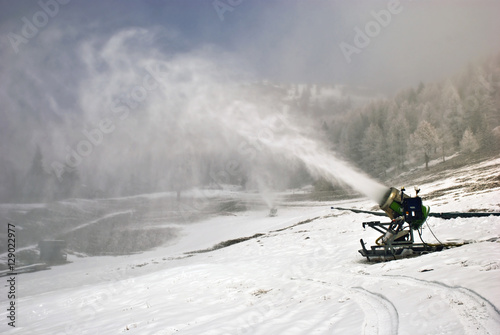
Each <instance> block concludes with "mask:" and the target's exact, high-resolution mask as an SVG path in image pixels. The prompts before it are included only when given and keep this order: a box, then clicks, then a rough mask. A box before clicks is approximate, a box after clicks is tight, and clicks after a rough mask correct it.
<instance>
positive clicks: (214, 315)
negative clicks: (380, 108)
mask: <svg viewBox="0 0 500 335" xmlns="http://www.w3.org/2000/svg"><path fill="white" fill-rule="evenodd" d="M488 164H489V165H488ZM498 164H499V161H498V160H495V161H490V162H489V163H486V164H483V165H481V166H477V167H476V169H473V168H467V169H462V170H460V171H457V173H456V174H455V175H454V176H447V177H446V178H444V179H441V180H439V181H434V182H432V183H431V184H424V185H420V186H421V189H422V193H421V195H422V196H423V197H424V198H425V196H426V194H430V193H431V192H436V191H440V190H441V191H443V192H442V194H440V196H437V197H434V198H432V199H429V200H427V201H426V202H425V204H428V205H430V206H431V210H433V211H436V212H437V211H453V210H456V211H468V210H482V211H485V210H486V211H499V210H500V203H499V200H500V188H499V187H493V188H489V189H480V190H471V189H470V188H466V186H463V187H464V188H462V189H461V188H460V185H461V184H464V183H465V182H464V181H465V180H466V181H467V182H468V183H470V182H472V183H474V178H490V177H491V176H492V174H491V173H492V171H495V170H496V171H498ZM485 167H490V168H489V169H486V168H485ZM479 168H481V169H479ZM481 171H483V172H481ZM481 173H483V174H482V175H481ZM460 178H462V179H460ZM497 178H498V177H497ZM457 185H458V186H457ZM395 186H398V185H395ZM336 205H337V206H340V207H356V208H362V209H368V210H369V209H372V207H373V206H374V205H375V204H374V203H373V202H372V201H370V200H368V199H358V200H349V201H342V202H337V203H325V202H322V203H320V202H307V203H306V202H293V203H288V204H287V203H281V204H280V206H279V210H278V216H276V217H268V216H267V214H268V210H264V209H263V210H253V211H245V212H239V213H238V214H237V215H236V216H219V217H215V218H210V219H208V220H205V221H201V222H197V223H193V224H189V225H179V226H180V227H181V229H182V234H181V236H180V237H179V238H177V239H176V240H174V241H171V242H170V243H169V244H167V245H165V246H162V247H159V248H156V249H154V250H152V251H148V252H144V253H142V254H135V255H130V256H119V257H86V258H77V257H74V256H73V257H71V259H70V260H71V261H72V263H70V264H67V265H63V266H55V267H53V268H52V269H51V270H48V271H41V272H35V273H28V274H22V275H19V276H18V278H17V280H18V285H17V292H18V299H17V301H16V302H17V306H18V311H17V313H18V314H17V322H16V325H17V327H16V328H15V329H14V328H11V327H8V325H7V322H6V321H5V320H6V315H7V313H6V311H5V308H2V312H1V313H0V314H1V318H2V320H3V321H2V322H1V324H0V333H1V334H23V335H24V334H68V335H70V334H71V335H77V334H157V335H160V334H161V335H167V334H263V335H269V334H287V335H288V334H381V335H385V334H401V335H403V334H409V335H410V334H411V335H414V334H453V335H458V334H491V335H494V334H500V284H499V283H500V244H499V242H500V239H499V238H500V217H486V218H470V219H453V220H441V219H437V218H430V219H429V220H428V226H427V225H424V233H423V236H424V239H425V240H426V241H427V242H436V241H435V239H434V237H433V236H432V235H431V233H430V231H429V227H430V228H431V229H432V231H433V232H434V234H435V235H436V237H437V238H438V239H440V240H441V241H443V242H445V241H452V240H453V241H457V240H458V241H464V240H465V241H469V242H471V243H470V244H467V245H465V246H462V247H459V248H454V249H449V250H445V251H442V252H439V253H433V254H428V255H424V256H420V257H417V258H412V259H404V260H397V261H391V262H385V263H375V264H371V263H368V262H366V261H365V260H364V259H363V258H362V257H361V255H360V254H359V253H358V249H359V248H360V244H359V239H360V238H363V239H364V240H365V241H366V242H367V244H368V245H371V244H373V242H374V240H375V239H376V237H378V234H377V233H376V232H375V231H371V230H366V231H365V230H363V228H362V227H361V223H362V222H363V221H373V220H380V219H383V218H378V217H374V216H370V215H368V214H355V213H351V212H348V211H340V210H332V209H330V206H336ZM257 233H260V234H262V235H258V236H254V235H255V234H257ZM251 236H254V237H253V238H250V239H247V240H245V241H242V242H240V243H236V244H232V245H230V246H227V247H224V248H220V249H217V250H213V251H207V250H205V252H198V253H186V252H190V251H196V250H198V251H199V250H203V249H207V248H211V247H213V246H214V245H216V244H217V243H219V242H222V241H226V240H230V239H235V238H241V237H251ZM417 239H418V235H417ZM3 280H5V278H3ZM2 286H3V285H2ZM2 290H5V288H4V287H2ZM6 297H7V294H6V292H4V291H2V292H1V299H2V306H5V304H4V302H5V300H6Z"/></svg>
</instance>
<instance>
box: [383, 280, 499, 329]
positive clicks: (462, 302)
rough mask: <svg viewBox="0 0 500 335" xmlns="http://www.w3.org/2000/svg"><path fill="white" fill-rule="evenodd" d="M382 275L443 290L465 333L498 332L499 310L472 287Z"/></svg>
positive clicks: (410, 283)
mask: <svg viewBox="0 0 500 335" xmlns="http://www.w3.org/2000/svg"><path fill="white" fill-rule="evenodd" d="M384 277H391V278H396V279H397V280H398V281H406V282H407V283H408V284H409V285H413V286H414V285H415V284H418V285H422V286H425V287H426V288H429V287H435V288H437V289H439V290H443V291H444V294H443V297H445V298H448V305H449V307H450V310H451V311H453V313H455V314H456V315H457V319H458V320H459V322H460V324H461V325H462V327H463V328H464V331H465V333H466V334H490V335H495V334H498V333H499V329H500V310H499V309H498V308H497V307H496V306H495V305H494V304H493V303H492V302H490V301H489V300H488V299H487V298H485V297H483V296H482V295H480V294H479V293H477V292H476V291H474V290H472V289H469V288H466V287H463V286H451V285H447V284H445V283H442V282H438V281H428V280H424V279H418V278H414V277H409V276H404V275H384Z"/></svg>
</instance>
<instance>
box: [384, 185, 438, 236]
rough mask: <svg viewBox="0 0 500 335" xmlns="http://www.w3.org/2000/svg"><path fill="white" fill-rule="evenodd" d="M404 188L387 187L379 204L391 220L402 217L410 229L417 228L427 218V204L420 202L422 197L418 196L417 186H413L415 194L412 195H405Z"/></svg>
mask: <svg viewBox="0 0 500 335" xmlns="http://www.w3.org/2000/svg"><path fill="white" fill-rule="evenodd" d="M404 190H405V189H404V188H402V189H401V191H399V190H397V189H396V188H394V187H391V188H389V190H388V191H387V192H386V193H385V194H384V196H383V198H382V200H381V201H380V203H379V206H380V209H382V210H383V211H384V212H385V213H386V214H387V216H389V218H390V219H391V220H396V219H398V218H401V217H402V218H404V221H405V222H407V223H408V224H409V226H410V228H411V229H414V230H417V229H419V228H420V227H421V226H422V224H423V223H424V222H425V220H427V216H428V215H429V206H424V205H423V204H422V198H420V197H419V196H418V192H420V190H419V189H418V188H415V192H416V195H415V196H414V197H409V196H408V195H406V194H405V193H404Z"/></svg>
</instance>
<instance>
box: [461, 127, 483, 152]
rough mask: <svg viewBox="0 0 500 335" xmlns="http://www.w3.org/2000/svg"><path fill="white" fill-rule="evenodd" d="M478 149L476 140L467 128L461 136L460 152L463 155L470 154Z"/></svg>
mask: <svg viewBox="0 0 500 335" xmlns="http://www.w3.org/2000/svg"><path fill="white" fill-rule="evenodd" d="M478 149H479V143H478V141H477V140H476V136H474V133H473V132H472V131H471V130H470V128H467V129H466V130H465V132H464V135H463V136H462V140H461V141H460V150H461V151H462V152H463V153H472V152H475V151H477V150H478Z"/></svg>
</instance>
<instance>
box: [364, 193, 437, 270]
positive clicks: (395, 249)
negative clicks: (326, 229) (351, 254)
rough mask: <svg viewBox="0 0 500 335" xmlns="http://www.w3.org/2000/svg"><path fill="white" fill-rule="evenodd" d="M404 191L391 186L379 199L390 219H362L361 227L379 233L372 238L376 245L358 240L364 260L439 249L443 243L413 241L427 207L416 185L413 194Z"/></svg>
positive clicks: (390, 257) (400, 256)
mask: <svg viewBox="0 0 500 335" xmlns="http://www.w3.org/2000/svg"><path fill="white" fill-rule="evenodd" d="M404 191H405V189H404V188H401V190H398V189H396V188H394V187H391V188H389V190H388V191H387V192H386V193H385V194H384V196H383V197H382V198H381V199H380V202H379V206H380V208H381V209H382V210H383V211H384V212H385V213H386V214H387V216H389V218H390V219H391V222H388V223H381V222H380V221H371V222H363V228H366V227H370V228H373V229H375V230H376V231H378V232H380V233H382V235H381V236H380V237H379V238H377V239H376V240H375V243H376V245H374V246H371V247H370V249H367V248H366V246H365V242H364V241H363V239H361V240H360V242H361V247H362V249H360V250H359V252H360V253H361V255H363V256H364V257H366V258H367V259H368V261H380V260H390V259H398V258H404V257H408V256H411V255H420V254H423V253H429V252H434V251H440V250H442V249H443V247H444V246H443V245H441V244H439V245H430V244H428V243H424V242H422V243H415V242H414V238H413V231H414V230H416V231H418V233H419V235H420V237H421V227H422V225H423V224H424V222H425V221H426V220H427V217H428V216H429V207H428V206H424V205H423V204H422V198H420V197H419V196H418V193H419V191H420V190H419V189H418V188H417V187H415V192H416V194H415V196H414V197H410V196H409V195H407V194H405V193H404Z"/></svg>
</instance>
